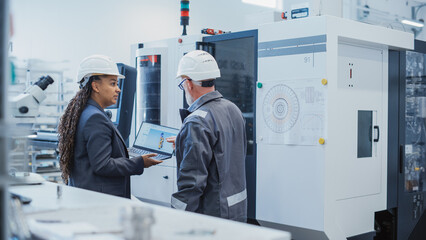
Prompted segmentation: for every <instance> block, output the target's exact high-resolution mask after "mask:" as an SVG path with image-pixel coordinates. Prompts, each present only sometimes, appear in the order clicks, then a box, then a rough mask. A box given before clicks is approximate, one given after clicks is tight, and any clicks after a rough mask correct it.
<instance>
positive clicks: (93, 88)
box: [92, 81, 99, 93]
mask: <svg viewBox="0 0 426 240" xmlns="http://www.w3.org/2000/svg"><path fill="white" fill-rule="evenodd" d="M92 90H93V91H94V92H96V93H99V84H98V83H97V82H96V81H93V82H92Z"/></svg>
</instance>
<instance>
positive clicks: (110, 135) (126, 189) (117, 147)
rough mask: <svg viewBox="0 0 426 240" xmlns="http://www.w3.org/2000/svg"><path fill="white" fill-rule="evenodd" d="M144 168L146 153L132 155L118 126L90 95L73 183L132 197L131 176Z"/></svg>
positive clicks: (82, 120) (81, 124)
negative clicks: (143, 154)
mask: <svg viewBox="0 0 426 240" xmlns="http://www.w3.org/2000/svg"><path fill="white" fill-rule="evenodd" d="M143 170H144V162H143V158H142V156H140V157H136V158H130V159H129V154H128V152H127V148H126V145H125V144H124V140H123V138H122V137H121V135H120V133H119V132H118V130H117V128H116V127H115V126H114V124H113V123H112V122H111V120H110V119H109V118H108V117H107V115H106V113H105V112H104V110H103V109H102V108H101V106H99V104H97V103H96V102H95V101H94V100H92V99H89V101H88V102H87V105H86V107H85V109H84V110H83V112H82V114H81V116H80V119H79V122H78V125H77V132H76V135H75V146H74V163H73V167H72V171H71V174H70V179H69V185H70V186H75V187H79V188H84V189H88V190H92V191H97V192H101V193H107V194H111V195H115V196H120V197H127V198H130V176H131V175H139V174H142V173H143Z"/></svg>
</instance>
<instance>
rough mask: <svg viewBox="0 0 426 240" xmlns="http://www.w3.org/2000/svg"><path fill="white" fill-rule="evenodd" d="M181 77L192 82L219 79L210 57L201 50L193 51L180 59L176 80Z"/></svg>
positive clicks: (216, 67) (215, 63)
mask: <svg viewBox="0 0 426 240" xmlns="http://www.w3.org/2000/svg"><path fill="white" fill-rule="evenodd" d="M183 75H185V76H188V77H189V78H190V79H191V80H193V81H203V80H210V79H215V78H218V77H220V70H219V67H218V66H217V62H216V60H215V59H214V57H213V56H212V55H210V54H209V53H208V52H205V51H202V50H195V51H191V52H189V53H187V54H186V55H185V56H183V57H182V58H181V59H180V62H179V66H178V71H177V76H176V78H179V77H181V76H183Z"/></svg>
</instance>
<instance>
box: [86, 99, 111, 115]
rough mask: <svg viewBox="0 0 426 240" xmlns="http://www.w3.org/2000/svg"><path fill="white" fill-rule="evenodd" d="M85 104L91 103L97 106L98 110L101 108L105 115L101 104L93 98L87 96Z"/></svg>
mask: <svg viewBox="0 0 426 240" xmlns="http://www.w3.org/2000/svg"><path fill="white" fill-rule="evenodd" d="M87 104H90V105H93V106H95V107H96V108H98V109H99V110H101V111H102V112H103V113H104V114H105V115H106V113H105V110H104V109H103V108H102V107H101V105H99V104H98V103H97V102H96V101H95V100H93V99H92V98H89V100H88V101H87Z"/></svg>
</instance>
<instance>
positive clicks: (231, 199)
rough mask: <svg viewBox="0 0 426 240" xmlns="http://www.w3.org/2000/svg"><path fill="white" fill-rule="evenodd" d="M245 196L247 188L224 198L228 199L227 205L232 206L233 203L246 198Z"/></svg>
mask: <svg viewBox="0 0 426 240" xmlns="http://www.w3.org/2000/svg"><path fill="white" fill-rule="evenodd" d="M246 198H247V189H244V191H242V192H239V193H237V194H234V195H232V196H229V197H227V198H226V199H227V200H228V207H232V206H234V205H235V204H237V203H239V202H242V201H244V200H246Z"/></svg>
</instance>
